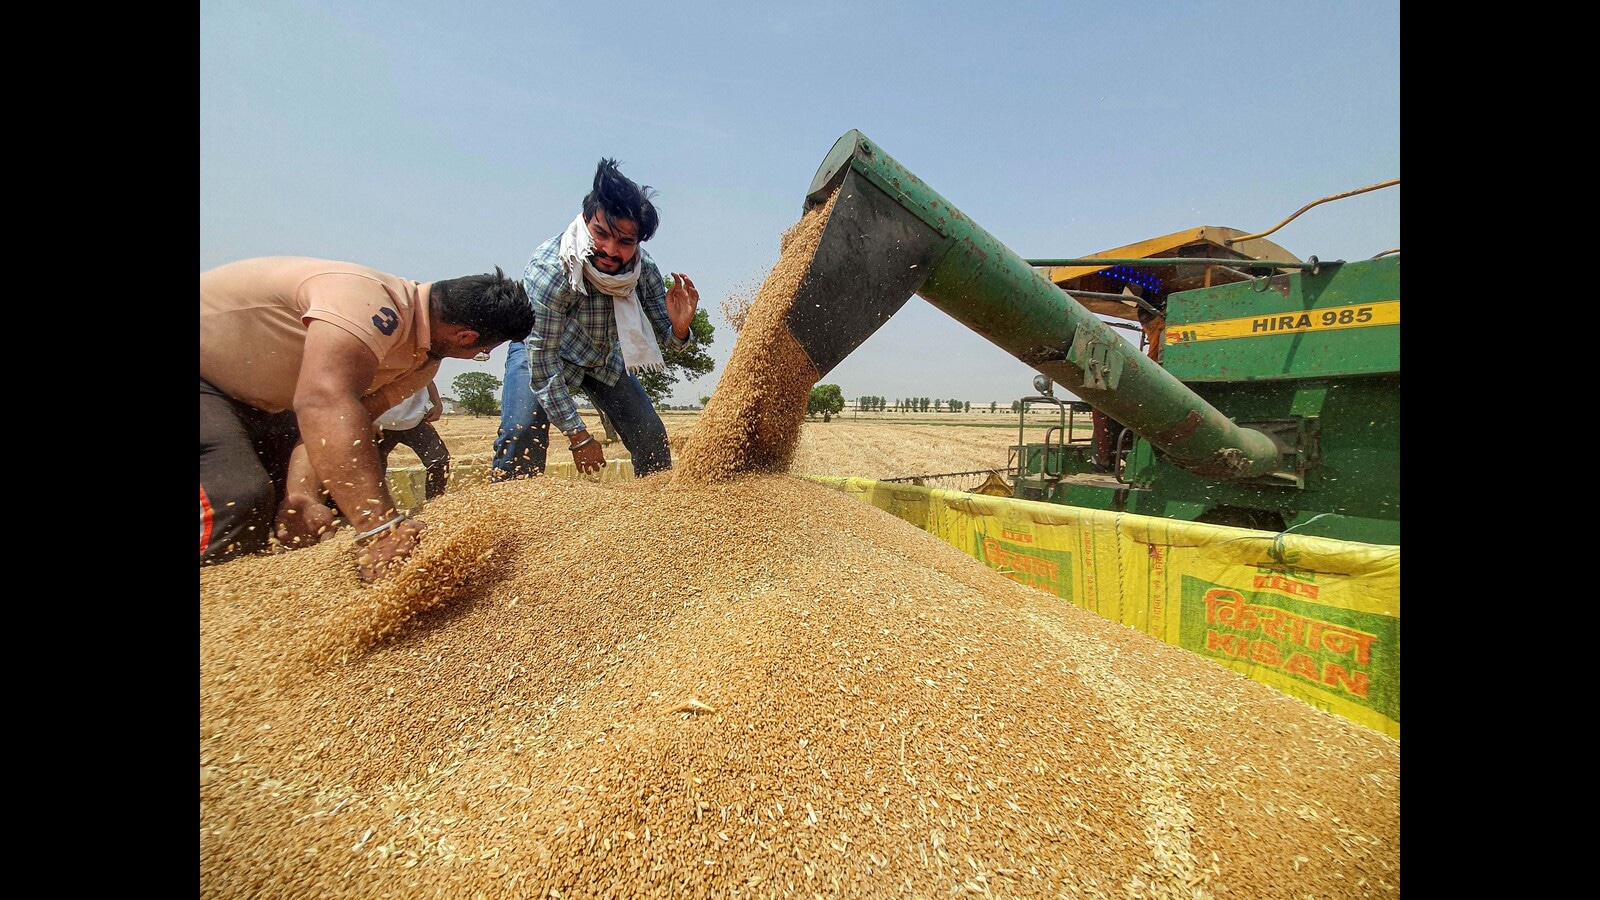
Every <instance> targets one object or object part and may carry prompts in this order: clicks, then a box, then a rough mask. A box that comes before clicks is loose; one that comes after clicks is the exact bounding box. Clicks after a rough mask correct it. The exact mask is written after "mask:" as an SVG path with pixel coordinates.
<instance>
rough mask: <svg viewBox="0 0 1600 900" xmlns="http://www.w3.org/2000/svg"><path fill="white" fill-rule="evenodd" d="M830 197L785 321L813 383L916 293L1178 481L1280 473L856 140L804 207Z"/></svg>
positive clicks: (1248, 441) (1264, 453)
mask: <svg viewBox="0 0 1600 900" xmlns="http://www.w3.org/2000/svg"><path fill="white" fill-rule="evenodd" d="M836 189H837V198H836V199H835V200H834V207H833V210H832V211H831V212H830V214H829V217H828V222H827V224H826V226H825V227H824V230H823V234H822V238H821V242H820V244H819V245H818V249H817V252H816V255H815V256H814V257H813V260H812V265H811V268H810V274H809V275H808V277H807V281H806V282H805V283H803V284H802V286H801V288H800V290H799V291H798V292H797V293H796V297H795V302H794V304H793V307H792V310H791V314H790V316H789V320H788V322H789V327H790V331H791V332H792V333H793V334H794V336H795V338H796V339H797V341H798V342H799V343H800V345H801V346H802V347H805V348H806V350H807V352H808V353H810V354H811V358H812V360H813V362H814V363H816V364H817V368H818V374H819V376H820V375H821V374H825V373H826V372H827V371H828V370H829V369H831V368H832V367H833V366H834V365H836V364H837V362H838V361H839V360H840V359H842V358H843V356H844V355H845V354H847V353H848V352H849V351H850V350H851V349H854V347H856V346H858V345H859V344H860V343H861V342H862V341H865V340H866V339H867V337H868V336H870V335H871V334H872V332H873V331H875V330H876V329H877V328H878V327H879V326H880V325H882V323H883V321H884V320H886V319H887V318H888V316H889V315H890V314H892V313H893V312H894V311H895V310H898V309H899V308H900V306H902V305H904V303H905V301H907V300H909V299H910V298H911V296H912V295H913V294H919V295H921V296H922V297H923V298H924V299H926V300H927V301H928V302H929V303H932V304H933V305H934V306H936V307H938V308H939V309H941V310H943V311H944V312H945V313H946V314H948V315H950V316H951V317H952V318H954V319H955V320H956V321H958V322H960V323H961V324H963V325H965V326H966V327H968V328H970V329H972V330H973V331H975V332H977V333H978V334H980V335H982V336H983V337H984V338H986V339H988V340H989V341H990V342H992V343H993V344H995V345H996V346H998V347H999V348H1000V349H1002V350H1004V351H1006V352H1007V353H1009V354H1011V355H1012V356H1014V357H1016V358H1017V359H1019V360H1021V361H1022V362H1023V363H1025V364H1027V365H1028V366H1031V367H1032V368H1034V369H1036V370H1037V371H1039V372H1041V373H1043V374H1044V375H1046V376H1047V377H1049V378H1050V379H1051V380H1053V381H1055V382H1056V383H1057V384H1060V385H1063V386H1065V387H1066V388H1067V389H1068V390H1070V391H1071V392H1072V393H1074V394H1076V395H1077V396H1079V397H1081V398H1082V399H1083V400H1085V401H1087V402H1088V403H1090V404H1091V405H1093V406H1094V407H1095V408H1096V409H1098V410H1100V411H1101V412H1103V413H1105V414H1106V415H1108V416H1110V417H1111V418H1113V419H1115V420H1117V421H1118V422H1121V423H1122V424H1123V425H1125V426H1127V427H1129V428H1131V429H1133V431H1134V432H1135V433H1136V434H1138V435H1139V436H1141V437H1143V438H1145V439H1146V440H1148V441H1149V442H1150V443H1151V444H1153V445H1154V446H1156V447H1158V448H1159V449H1161V450H1162V451H1163V452H1165V453H1166V454H1167V455H1168V457H1169V458H1170V459H1172V461H1173V462H1175V463H1176V464H1177V465H1180V466H1182V467H1183V468H1185V469H1188V470H1189V471H1192V472H1194V473H1196V474H1198V475H1201V476H1204V477H1209V478H1216V479H1222V480H1240V479H1246V478H1256V477H1264V476H1271V475H1273V474H1276V473H1279V472H1285V471H1288V467H1286V466H1285V464H1284V462H1285V461H1284V454H1283V451H1281V450H1280V449H1279V447H1278V446H1277V444H1276V443H1275V442H1274V441H1273V439H1272V438H1271V437H1269V436H1268V435H1266V434H1264V433H1262V432H1260V431H1255V430H1253V429H1247V428H1241V427H1239V426H1238V425H1236V424H1234V423H1233V422H1232V421H1231V420H1230V419H1229V418H1228V417H1227V416H1225V415H1223V413H1222V412H1221V411H1219V410H1217V409H1216V408H1215V407H1213V406H1211V405H1210V404H1209V403H1207V402H1206V401H1205V400H1204V399H1202V398H1201V397H1200V396H1199V395H1198V394H1196V393H1195V392H1194V391H1192V390H1190V389H1189V387H1188V386H1187V385H1185V384H1184V383H1183V382H1181V381H1179V380H1178V379H1177V378H1175V377H1173V376H1172V375H1170V374H1168V373H1167V371H1166V370H1165V369H1163V368H1161V366H1159V365H1158V364H1157V363H1156V362H1154V361H1153V360H1151V359H1150V358H1149V357H1148V356H1146V355H1145V354H1143V353H1142V352H1140V351H1139V349H1138V348H1137V347H1135V346H1133V345H1132V344H1130V343H1129V342H1128V341H1125V340H1123V339H1122V338H1121V337H1120V336H1118V335H1117V333H1116V332H1115V331H1114V330H1112V328H1111V327H1110V326H1109V325H1107V324H1106V323H1105V322H1102V321H1101V320H1100V319H1099V318H1098V317H1097V316H1095V315H1094V314H1093V313H1091V312H1089V310H1088V309H1086V308H1084V307H1083V306H1082V305H1081V304H1079V303H1078V302H1077V301H1076V300H1073V299H1072V298H1071V297H1069V296H1068V295H1067V294H1066V293H1065V292H1063V291H1062V290H1061V289H1060V288H1058V287H1057V286H1056V285H1054V284H1052V283H1051V282H1050V280H1049V279H1048V278H1046V277H1045V276H1044V275H1043V274H1042V273H1040V272H1038V271H1036V270H1034V268H1033V267H1032V266H1030V265H1029V264H1028V261H1027V260H1024V259H1023V258H1022V257H1020V256H1018V255H1017V254H1016V253H1014V252H1012V251H1011V250H1010V249H1009V248H1007V247H1006V246H1005V245H1003V244H1001V243H1000V242H999V241H998V240H996V239H995V238H994V237H993V236H992V235H990V234H989V233H988V232H987V231H985V230H983V229H982V228H981V227H979V226H978V225H977V223H975V222H973V221H972V220H971V219H968V218H967V217H966V216H965V215H963V214H962V213H961V211H960V210H958V209H956V208H955V207H954V206H953V205H951V204H950V202H949V201H948V200H946V199H944V198H943V197H941V196H940V195H939V194H938V193H937V192H936V191H934V190H933V189H932V188H930V187H929V186H928V185H926V184H924V183H923V182H922V180H921V179H919V178H917V176H915V175H913V174H912V173H911V172H910V171H908V170H906V169H905V168H904V167H903V166H901V165H900V164H899V163H898V162H896V161H895V160H894V159H893V158H892V157H891V156H889V154H887V153H885V152H884V151H883V149H882V148H880V147H879V146H877V145H876V144H874V143H873V142H872V141H870V140H868V139H867V138H866V136H865V135H863V134H861V133H860V132H859V131H854V130H852V131H850V132H847V133H846V134H845V135H844V136H843V137H841V138H839V140H838V141H837V142H836V143H835V144H834V146H833V149H831V150H830V151H828V155H827V157H825V158H824V160H823V162H822V165H821V167H820V168H818V170H817V174H816V176H815V178H813V179H812V182H811V188H810V190H809V191H808V192H807V196H806V208H807V209H810V208H811V207H813V206H816V205H818V204H821V203H823V202H825V201H827V200H828V198H829V197H830V196H832V195H833V194H834V193H835V190H836ZM1184 262H1186V263H1192V262H1194V260H1188V259H1186V260H1184ZM1230 262H1232V263H1235V264H1239V263H1241V262H1247V263H1248V264H1249V265H1261V263H1257V262H1255V261H1253V260H1251V261H1241V260H1230ZM1085 264H1088V265H1110V264H1116V261H1114V260H1104V259H1097V260H1094V261H1093V262H1091V263H1085ZM842 301H848V302H842ZM841 333H842V334H843V335H844V337H843V338H841V337H840V335H841Z"/></svg>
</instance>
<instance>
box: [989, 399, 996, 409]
mask: <svg viewBox="0 0 1600 900" xmlns="http://www.w3.org/2000/svg"><path fill="white" fill-rule="evenodd" d="M995 405H996V404H995V401H993V400H990V401H989V412H994V408H995Z"/></svg>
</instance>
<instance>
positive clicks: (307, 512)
mask: <svg viewBox="0 0 1600 900" xmlns="http://www.w3.org/2000/svg"><path fill="white" fill-rule="evenodd" d="M334 527H335V525H334V515H333V510H331V509H329V508H328V505H327V504H326V503H323V502H322V499H321V498H320V497H317V496H315V495H313V494H307V493H303V492H295V493H290V494H288V495H286V496H285V497H284V498H283V505H282V506H279V507H278V518H277V521H276V522H275V523H274V525H273V534H274V535H275V536H276V537H277V538H278V543H280V544H282V545H283V546H285V547H287V548H288V549H290V550H298V549H299V548H301V547H309V546H311V545H312V544H318V543H321V542H322V541H325V540H327V539H328V538H330V537H333V530H334Z"/></svg>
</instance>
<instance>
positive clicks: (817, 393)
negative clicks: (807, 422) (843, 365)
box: [806, 384, 844, 422]
mask: <svg viewBox="0 0 1600 900" xmlns="http://www.w3.org/2000/svg"><path fill="white" fill-rule="evenodd" d="M843 411H844V394H843V393H842V392H841V391H840V390H839V386H838V385H837V384H819V385H817V386H816V387H814V388H812V389H811V396H810V397H809V398H807V399H806V415H807V416H814V415H816V414H817V413H821V414H822V421H824V422H828V421H832V419H833V417H834V416H836V415H838V414H839V413H841V412H843Z"/></svg>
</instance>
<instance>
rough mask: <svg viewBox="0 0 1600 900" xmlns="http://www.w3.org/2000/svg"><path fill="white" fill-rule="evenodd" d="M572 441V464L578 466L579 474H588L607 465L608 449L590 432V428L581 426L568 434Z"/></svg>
mask: <svg viewBox="0 0 1600 900" xmlns="http://www.w3.org/2000/svg"><path fill="white" fill-rule="evenodd" d="M567 439H568V440H570V441H571V442H572V446H571V447H570V448H569V449H571V450H572V464H573V465H574V466H577V467H578V472H579V474H582V475H588V474H589V473H590V472H598V471H600V470H601V469H604V468H605V467H606V451H605V448H604V447H603V446H601V444H600V442H599V441H597V440H595V439H594V436H593V435H591V434H589V431H588V429H586V428H580V429H578V430H577V431H574V432H572V433H571V434H569V435H567Z"/></svg>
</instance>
